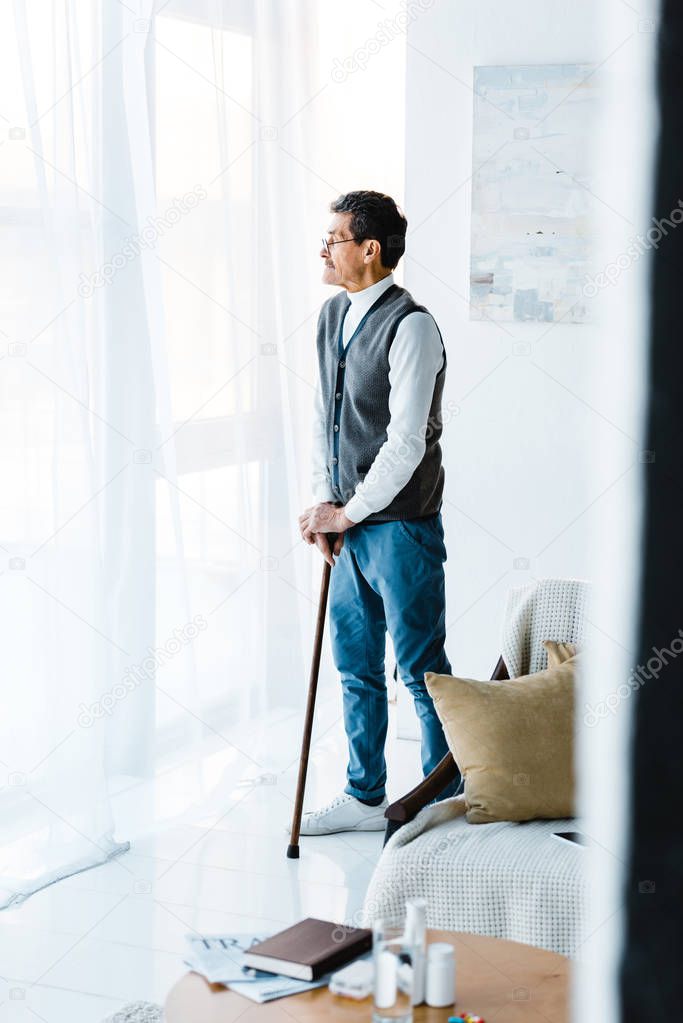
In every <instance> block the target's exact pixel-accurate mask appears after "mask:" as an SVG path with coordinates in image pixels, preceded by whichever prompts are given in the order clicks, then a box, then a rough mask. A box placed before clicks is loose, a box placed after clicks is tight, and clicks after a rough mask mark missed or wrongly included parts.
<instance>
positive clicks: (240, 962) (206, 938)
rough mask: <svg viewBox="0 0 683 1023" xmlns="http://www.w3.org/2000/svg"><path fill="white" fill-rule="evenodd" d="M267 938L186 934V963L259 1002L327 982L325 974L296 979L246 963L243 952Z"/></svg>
mask: <svg viewBox="0 0 683 1023" xmlns="http://www.w3.org/2000/svg"><path fill="white" fill-rule="evenodd" d="M268 937H270V935H269V934H211V935H197V934H187V935H186V936H185V940H186V941H187V943H188V946H189V952H188V954H187V956H186V957H185V964H186V965H187V966H189V968H190V969H191V970H194V971H195V972H196V973H201V974H202V976H203V977H206V979H207V980H208V981H209V982H210V983H211V984H224V985H225V987H229V988H230V990H231V991H234V992H236V993H237V994H240V995H244V997H245V998H250V999H251V1000H252V1002H259V1003H263V1002H270V1001H272V1000H273V999H275V998H284V997H286V996H287V995H297V994H299V993H300V992H301V991H310V990H312V989H313V988H316V987H323V986H324V985H325V984H327V982H328V980H329V978H328V977H321V978H320V979H319V980H313V981H308V980H295V979H294V978H293V977H284V976H282V975H281V974H278V973H266V972H265V971H264V970H254V969H252V968H251V967H249V966H245V964H244V953H245V952H247V951H248V950H249V949H250V948H251V946H252V945H255V944H256V943H257V942H259V941H264V940H265V939H266V938H268Z"/></svg>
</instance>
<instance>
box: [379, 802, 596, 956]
mask: <svg viewBox="0 0 683 1023" xmlns="http://www.w3.org/2000/svg"><path fill="white" fill-rule="evenodd" d="M464 812H465V806H464V801H463V799H462V797H461V796H458V797H455V798H453V799H447V800H444V801H443V802H441V803H437V804H432V805H431V806H427V807H425V808H424V810H422V811H420V813H419V814H418V815H417V817H416V818H415V819H414V820H413V821H410V822H409V823H408V824H405V825H404V826H403V827H402V828H400V829H399V831H397V832H396V833H395V834H394V835H393V836H392V838H391V839H390V840H389V842H388V843H387V845H386V847H385V849H384V851H383V853H382V856H381V858H380V860H379V863H378V864H377V868H376V870H375V873H374V875H373V877H372V880H371V881H370V886H369V888H368V891H367V894H366V897H365V902H364V906H363V917H364V922H365V923H366V924H371V923H372V921H374V920H377V919H382V920H386V922H387V923H391V924H396V925H399V924H400V923H401V922H402V920H403V918H404V915H405V901H406V899H411V898H417V897H422V898H424V899H426V901H427V925H428V926H429V927H433V928H437V929H441V930H449V931H467V932H469V933H471V934H484V935H489V936H490V937H495V938H507V939H508V940H511V941H521V942H523V943H524V944H527V945H536V946H538V947H540V948H546V949H549V950H550V951H552V952H559V953H560V954H562V955H566V956H572V957H574V956H576V955H577V954H578V949H579V946H580V944H581V937H582V927H583V925H584V907H585V901H586V896H585V882H584V878H583V870H582V867H583V859H584V857H585V856H586V853H587V851H588V850H583V849H577V848H574V847H573V846H571V845H569V844H568V843H566V842H560V841H558V840H557V839H555V838H551V835H552V833H553V831H561V830H565V831H566V830H571V829H572V828H573V827H574V828H575V827H576V824H575V823H574V822H569V821H566V820H565V821H563V820H555V821H552V820H551V821H548V820H544V821H541V820H539V821H528V822H525V823H521V824H518V823H512V822H504V823H497V824H468V823H467V821H466V820H465V817H464V816H463V814H464Z"/></svg>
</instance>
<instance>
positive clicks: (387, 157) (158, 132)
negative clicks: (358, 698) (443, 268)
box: [0, 0, 403, 904]
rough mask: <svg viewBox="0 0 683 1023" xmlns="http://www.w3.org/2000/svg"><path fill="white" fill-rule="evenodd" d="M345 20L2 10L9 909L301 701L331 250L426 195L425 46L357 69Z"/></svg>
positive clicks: (358, 20) (133, 6) (117, 8)
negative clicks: (196, 754)
mask: <svg viewBox="0 0 683 1023" xmlns="http://www.w3.org/2000/svg"><path fill="white" fill-rule="evenodd" d="M344 10H345V13H344V15H343V18H342V12H341V9H340V8H338V7H337V6H336V5H329V6H326V7H324V8H323V7H321V6H320V5H318V4H316V3H315V2H314V0H256V2H255V3H251V2H248V0H204V2H197V0H192V2H190V0H168V2H166V3H159V0H154V2H153V0H133V2H131V3H127V4H121V3H120V2H119V0H98V2H97V3H95V4H93V3H91V2H89V0H16V2H15V4H14V8H13V9H12V8H5V9H3V11H2V12H1V13H0V47H1V48H2V52H1V53H0V56H1V57H2V60H1V61H0V76H2V93H3V96H4V97H5V98H6V105H5V109H4V110H3V115H4V117H5V120H4V122H2V123H3V134H2V141H3V145H2V161H1V163H0V174H1V175H2V177H0V219H1V220H2V227H3V230H2V234H1V236H0V238H1V240H0V245H2V250H1V251H2V256H1V258H2V264H3V277H4V282H5V284H6V285H7V288H6V290H5V293H4V296H3V298H2V305H1V308H0V312H1V320H0V330H1V331H2V334H1V335H0V388H2V403H1V405H0V415H1V416H2V427H3V428H2V431H1V432H0V458H1V462H0V465H1V467H2V468H1V471H2V483H3V488H2V499H1V500H0V545H1V546H0V553H1V555H2V564H1V565H0V600H1V601H2V623H3V627H4V636H3V639H4V642H3V645H2V656H3V661H2V667H3V678H4V687H3V695H4V709H5V714H4V715H3V722H2V726H1V729H2V736H1V737H0V745H1V747H2V751H1V752H0V758H1V760H2V774H3V778H2V786H3V787H2V790H1V791H0V815H1V818H2V832H3V840H2V849H1V851H0V885H1V886H2V891H1V892H0V903H3V904H6V903H8V902H9V903H11V902H12V901H14V902H16V901H20V900H21V899H22V898H23V897H25V896H26V895H27V894H30V892H31V891H33V890H35V889H36V888H39V887H41V886H42V885H44V884H46V883H49V882H50V881H51V880H54V879H56V878H58V877H61V876H64V875H66V874H68V873H70V872H73V871H75V870H78V869H84V868H85V867H87V866H91V865H94V864H96V863H99V862H102V861H103V860H105V859H108V858H110V857H111V856H114V855H116V854H117V853H118V852H121V851H122V850H124V849H125V848H126V843H125V839H126V838H127V837H129V836H126V835H123V836H117V837H121V839H122V841H121V842H116V841H115V840H114V837H113V835H114V821H113V820H112V814H111V811H110V804H109V794H108V793H109V792H111V791H112V783H115V784H116V785H118V786H120V784H121V781H120V779H121V778H122V777H124V778H141V777H145V776H149V775H151V774H152V773H153V772H154V769H155V765H156V763H157V762H158V758H159V756H160V755H166V754H168V753H169V751H173V750H178V749H188V748H190V746H191V744H193V743H195V742H196V741H197V740H201V739H202V738H203V737H204V736H206V735H213V736H214V737H215V736H216V734H218V735H219V736H220V737H222V738H224V739H225V741H233V740H234V741H235V743H236V747H239V742H238V741H237V738H238V737H236V736H237V730H238V728H239V726H240V723H241V722H245V721H253V720H256V719H262V718H266V717H267V716H268V714H270V713H273V712H277V713H281V711H282V708H286V709H287V712H289V713H291V712H293V711H294V710H300V709H301V707H302V706H303V699H304V693H305V684H306V675H307V666H308V657H309V647H310V639H311V634H312V627H313V621H314V615H315V599H316V596H317V577H318V575H319V571H320V563H319V561H318V560H317V559H316V558H315V557H313V556H312V553H311V551H310V550H309V549H308V548H304V547H303V545H302V544H301V543H300V541H299V538H298V530H297V527H296V518H297V514H298V513H299V512H300V510H301V509H302V507H304V506H305V505H306V504H307V503H308V502H309V499H310V491H309V470H308V466H309V450H310V415H311V408H312V401H313V393H314V386H315V381H316V372H317V371H316V363H315V341H314V331H315V323H316V318H317V312H318V309H319V306H320V303H321V302H322V300H323V299H324V298H325V297H327V294H328V293H327V292H326V291H325V290H324V289H323V288H322V286H321V285H320V284H319V276H320V270H319V257H318V249H319V238H320V235H321V234H322V233H323V232H324V230H325V228H326V226H327V216H328V213H327V205H328V204H329V202H330V200H331V199H332V198H334V196H335V195H336V194H337V193H338V192H340V191H345V190H349V189H351V188H357V187H375V188H383V189H385V190H387V191H390V192H392V193H393V194H394V195H395V196H396V197H397V199H398V200H399V201H401V200H402V169H403V163H402V159H403V152H402V149H403V139H402V127H401V125H402V104H401V103H398V104H397V103H393V104H389V103H387V96H388V93H387V85H388V86H389V87H390V88H391V89H392V90H394V91H398V93H399V94H400V90H401V82H402V78H401V75H402V54H401V47H402V40H401V38H400V35H399V37H398V39H397V42H396V43H392V45H391V47H388V48H387V52H385V53H379V54H377V55H376V56H374V57H373V62H372V67H369V68H368V67H366V68H364V69H362V72H361V71H359V73H358V74H355V73H354V74H352V75H349V76H347V79H345V80H344V81H341V82H340V81H339V79H338V77H337V78H335V77H334V75H333V71H334V69H335V68H336V67H338V61H339V60H343V59H344V58H345V57H347V56H352V55H353V54H354V52H356V48H357V47H360V46H362V45H363V44H364V43H365V41H366V40H367V38H368V36H369V35H371V33H372V32H373V31H374V30H376V25H375V22H376V20H377V10H376V9H375V8H373V6H372V5H369V4H367V3H363V2H362V0H354V3H352V4H351V5H350V6H349V7H347V8H345V9H344ZM8 104H9V105H8ZM248 752H249V751H247V753H248ZM245 762H248V757H247V758H246V761H245ZM118 862H120V863H121V865H122V869H125V867H124V863H125V860H118Z"/></svg>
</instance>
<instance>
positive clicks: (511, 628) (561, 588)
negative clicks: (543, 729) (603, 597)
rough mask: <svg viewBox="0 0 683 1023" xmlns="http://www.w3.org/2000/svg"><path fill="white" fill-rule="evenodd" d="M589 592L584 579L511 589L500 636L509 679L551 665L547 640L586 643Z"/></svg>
mask: <svg viewBox="0 0 683 1023" xmlns="http://www.w3.org/2000/svg"><path fill="white" fill-rule="evenodd" d="M590 592H591V584H590V583H588V582H584V581H583V580H582V579H539V580H538V581H537V582H534V583H529V584H528V585H527V586H519V587H517V588H516V589H513V590H510V592H509V594H508V600H507V606H506V608H505V615H504V623H505V624H504V625H503V634H502V638H501V653H502V655H503V660H504V661H505V664H506V666H507V670H508V674H509V676H510V678H518V677H519V676H520V675H530V674H533V673H534V672H536V671H543V670H544V669H545V668H547V667H548V657H547V654H546V652H545V649H544V647H543V641H544V640H545V639H554V640H555V641H556V642H558V643H576V645H577V646H582V645H583V644H584V640H585V637H586V626H587V621H586V609H587V606H588V601H589V597H590Z"/></svg>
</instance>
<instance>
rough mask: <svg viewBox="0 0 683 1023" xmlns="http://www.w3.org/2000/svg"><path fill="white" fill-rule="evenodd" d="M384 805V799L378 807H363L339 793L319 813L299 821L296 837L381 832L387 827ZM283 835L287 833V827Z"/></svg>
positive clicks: (312, 813) (311, 814) (356, 800)
mask: <svg viewBox="0 0 683 1023" xmlns="http://www.w3.org/2000/svg"><path fill="white" fill-rule="evenodd" d="M388 805H389V802H388V800H387V798H386V796H385V797H384V799H383V800H382V802H381V803H380V804H379V806H366V804H365V803H361V801H360V799H356V797H355V796H350V795H349V794H348V793H347V792H342V794H341V795H339V796H335V798H334V799H333V800H332V802H331V803H328V804H327V806H323V807H322V809H321V810H313V811H311V812H309V813H305V814H304V815H303V816H302V818H301V831H300V834H302V835H335V834H336V833H337V832H339V831H384V829H385V827H386V823H387V822H386V820H385V819H384V811H385V810H386V808H387V806H388ZM287 831H291V827H290V826H289V825H288V826H287Z"/></svg>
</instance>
